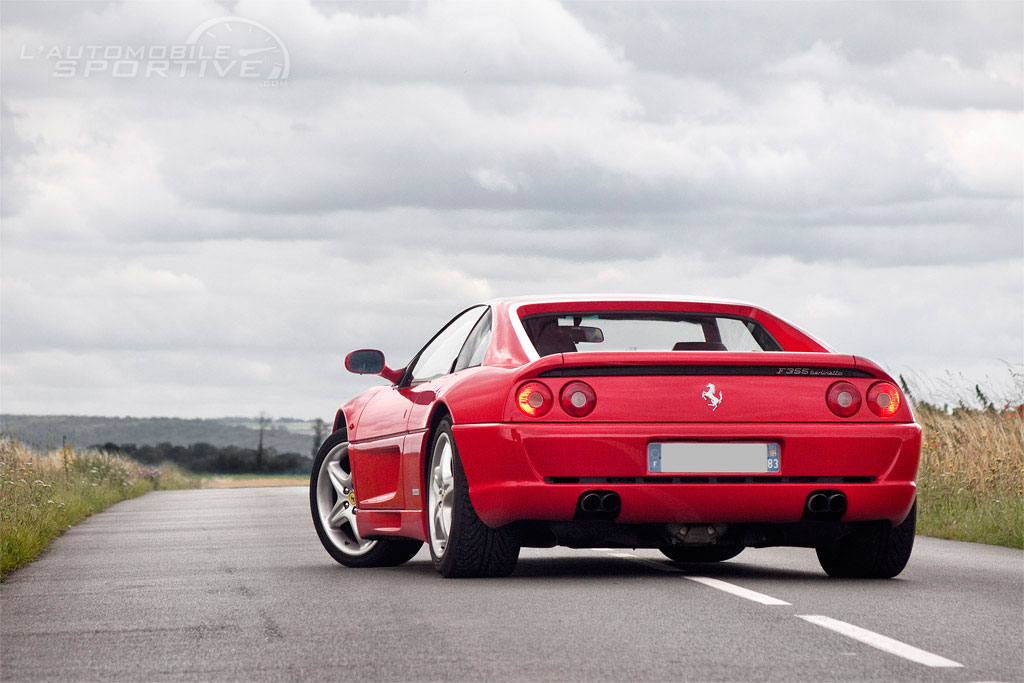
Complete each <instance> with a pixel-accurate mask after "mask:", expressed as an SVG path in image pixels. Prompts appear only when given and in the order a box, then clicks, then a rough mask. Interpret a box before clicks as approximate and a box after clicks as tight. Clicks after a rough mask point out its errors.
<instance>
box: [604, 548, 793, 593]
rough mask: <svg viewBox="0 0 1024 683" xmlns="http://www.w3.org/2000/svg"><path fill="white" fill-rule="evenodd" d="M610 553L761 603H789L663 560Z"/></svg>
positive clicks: (613, 555)
mask: <svg viewBox="0 0 1024 683" xmlns="http://www.w3.org/2000/svg"><path fill="white" fill-rule="evenodd" d="M611 555H612V557H621V558H624V559H627V560H633V561H634V562H640V563H642V564H645V565H647V566H648V567H653V568H654V569H658V570H661V571H663V572H676V573H679V574H682V576H683V578H684V579H687V580H689V581H696V582H697V583H700V584H704V585H705V586H710V587H711V588H717V589H718V590H720V591H724V592H726V593H730V594H732V595H735V596H737V597H740V598H745V599H747V600H752V601H754V602H757V603H760V604H762V605H789V604H790V603H788V602H786V601H785V600H779V599H778V598H773V597H772V596H770V595H765V594H764V593H758V592H757V591H752V590H750V589H749V588H743V587H742V586H737V585H736V584H733V583H729V582H728V581H722V580H721V579H712V578H711V577H709V576H691V575H690V574H687V573H685V572H684V571H683V570H681V569H679V568H678V567H673V566H672V565H668V564H665V563H663V562H658V561H656V560H648V559H646V558H643V557H637V556H636V555H630V554H629V553H612V554H611Z"/></svg>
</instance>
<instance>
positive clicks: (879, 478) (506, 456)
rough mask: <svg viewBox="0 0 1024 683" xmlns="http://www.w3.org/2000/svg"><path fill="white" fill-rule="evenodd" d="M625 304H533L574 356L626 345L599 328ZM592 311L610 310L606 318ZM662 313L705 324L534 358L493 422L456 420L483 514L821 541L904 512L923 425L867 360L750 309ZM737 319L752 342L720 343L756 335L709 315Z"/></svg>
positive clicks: (496, 519) (618, 533) (656, 536)
mask: <svg viewBox="0 0 1024 683" xmlns="http://www.w3.org/2000/svg"><path fill="white" fill-rule="evenodd" d="M623 305H624V304H621V303H617V304H609V303H604V304H597V303H591V304H589V305H588V306H589V307H577V309H576V310H575V311H571V310H570V311H568V312H567V313H566V312H565V310H563V311H561V312H559V311H557V309H556V310H554V311H552V310H549V311H540V312H539V313H537V312H536V311H534V313H533V314H534V316H535V317H540V316H544V315H548V316H552V315H555V316H556V317H559V319H560V320H562V321H568V323H567V324H561V327H562V328H573V329H569V330H568V331H567V330H566V329H561V330H557V332H558V334H560V335H562V336H563V337H567V338H569V340H570V341H573V340H574V346H575V347H576V348H577V349H580V348H581V347H584V346H585V345H588V344H589V345H591V348H598V347H599V345H600V344H602V343H605V342H606V341H611V342H613V344H612V345H613V346H614V345H615V344H618V345H622V344H621V339H620V340H619V341H616V340H615V339H607V334H608V332H609V331H611V332H613V333H614V332H615V330H616V324H619V323H620V322H621V321H623V320H626V321H628V320H629V319H630V317H631V316H633V317H638V318H639V319H641V320H643V319H645V318H644V315H645V314H644V313H643V311H644V310H645V309H646V308H651V307H652V305H651V304H646V305H645V304H643V303H637V302H632V303H631V304H630V305H632V306H635V307H636V308H634V309H628V310H623V309H622V306H623ZM556 306H557V304H556ZM563 306H564V305H563ZM598 306H603V307H604V309H603V310H605V311H609V310H610V311H618V312H617V313H611V314H609V317H608V319H607V320H606V319H604V318H602V315H601V314H600V313H599V312H597V313H595V309H596V308H597V307H598ZM660 306H661V308H659V309H656V310H654V311H653V312H652V313H651V314H650V315H649V318H650V320H652V321H659V320H662V321H665V320H667V321H682V322H686V323H688V324H689V323H692V324H694V325H698V326H701V325H703V329H702V330H701V331H699V333H695V334H696V337H697V338H696V339H690V340H684V341H681V342H675V343H674V344H673V346H675V347H676V350H625V351H623V350H610V351H603V350H602V351H592V352H591V351H588V352H579V351H576V352H571V351H568V349H567V348H566V350H565V351H564V352H561V353H547V355H543V356H542V357H538V358H537V359H536V360H534V361H532V362H531V363H529V364H527V365H525V366H524V367H522V368H521V369H520V370H519V372H518V373H517V375H516V378H515V381H514V383H513V385H512V387H511V389H510V392H509V396H508V399H507V401H506V407H505V411H504V415H503V419H502V420H501V422H499V423H493V424H465V425H458V426H457V427H456V438H457V441H458V444H459V449H460V452H462V453H463V454H464V455H463V461H464V466H465V469H466V476H467V479H468V481H469V484H470V497H471V500H472V502H473V505H474V508H475V509H476V510H477V514H478V515H479V516H480V518H481V519H482V520H483V521H484V522H486V523H487V524H489V525H491V526H501V525H504V524H507V523H511V522H523V523H524V525H523V527H524V533H526V535H527V537H529V536H531V535H532V536H533V540H534V544H537V545H551V544H554V543H559V544H566V545H580V546H586V545H634V546H654V547H660V546H663V545H664V544H665V543H666V540H669V541H671V542H673V543H677V542H678V543H687V544H689V543H692V544H702V543H716V542H728V543H733V544H737V545H742V546H751V545H805V546H820V545H821V544H822V543H823V542H825V541H826V540H827V539H829V538H831V537H833V536H836V535H838V534H842V533H847V532H848V531H849V530H850V529H851V528H855V527H856V525H858V524H885V525H892V526H895V525H898V524H900V523H901V522H902V521H903V520H904V519H905V518H906V517H907V515H908V513H909V512H910V510H911V506H912V505H913V502H914V499H915V484H914V478H915V476H916V471H917V464H918V457H919V451H920V429H919V428H918V426H917V425H916V424H915V423H914V420H913V415H912V413H911V410H910V408H909V406H908V405H907V403H906V400H905V397H904V396H903V395H902V393H901V392H900V390H899V388H898V387H897V386H896V385H895V384H894V383H893V381H892V379H891V378H890V377H889V376H888V375H887V374H886V373H885V372H884V371H882V370H881V368H879V367H878V366H877V365H875V364H873V363H871V362H869V361H866V360H864V359H861V358H856V357H853V356H845V355H840V354H836V353H832V352H829V351H827V350H826V349H824V347H821V346H820V345H818V343H817V342H815V341H814V340H813V339H811V338H809V337H806V336H804V337H801V336H800V335H801V334H802V333H800V332H799V331H798V330H795V328H792V327H791V326H788V325H786V324H785V323H781V321H777V319H774V318H772V317H770V316H768V314H766V313H764V312H763V311H760V310H754V311H751V310H749V309H741V310H740V311H737V309H736V308H725V309H723V308H721V307H713V306H708V307H707V308H704V309H701V310H696V311H694V310H693V309H694V308H695V305H693V304H687V303H684V302H679V303H674V304H671V305H665V304H660ZM666 306H675V309H672V308H666ZM564 308H567V307H564ZM630 310H632V311H633V312H632V313H630ZM638 311H639V312H638ZM684 313H685V314H686V316H684V315H683V314H684ZM691 313H692V315H690V314H691ZM526 314H527V315H528V314H530V311H529V310H527V311H526ZM673 316H675V317H673ZM709 318H710V319H712V322H711V323H710V324H709V323H708V319H709ZM734 319H735V320H740V321H741V323H742V324H743V325H744V326H745V328H746V329H747V331H748V332H750V335H751V338H753V339H755V341H756V344H757V347H761V348H745V350H731V349H730V348H728V347H729V346H733V347H736V346H737V345H738V346H740V347H744V345H746V346H747V347H749V346H753V345H754V342H751V341H750V340H749V339H747V340H743V339H740V338H739V337H738V336H736V335H732V336H733V337H735V339H729V335H727V334H724V331H726V330H727V328H730V327H731V323H728V322H724V323H721V324H720V325H719V323H718V322H716V320H717V321H722V320H726V321H729V320H734ZM585 323H591V324H585ZM612 323H615V324H612ZM776 323H777V324H776ZM620 326H621V325H620ZM719 326H720V327H721V328H722V331H723V334H722V335H721V336H716V335H717V334H718V331H717V328H718V327H719ZM782 326H784V327H782ZM526 327H527V329H529V325H528V324H527V326H526ZM537 329H539V328H537V327H536V326H535V329H534V330H533V332H534V338H535V337H536V333H537ZM594 330H597V331H594ZM673 333H676V332H675V330H674V329H672V328H669V332H668V333H667V334H673ZM645 334H646V332H645ZM664 334H665V333H664V332H663V331H661V330H659V331H658V332H657V333H656V334H655V336H657V335H661V336H662V337H663V338H659V339H658V340H657V341H656V342H655V343H654V344H653V345H654V347H655V348H656V349H660V348H661V347H664V346H665V345H666V344H667V343H668V342H666V341H665V338H664ZM680 334H682V333H680ZM685 334H690V333H689V332H686V333H685ZM701 334H703V335H706V336H705V338H703V339H702V338H701ZM599 336H600V337H602V339H600V340H598V339H597V337H599ZM613 336H614V335H613ZM619 336H620V337H621V335H619ZM780 338H781V339H784V340H785V342H781V343H780V342H779V341H778V340H779V339H780ZM668 339H669V341H670V340H671V338H670V337H669V338H668ZM532 341H533V339H531V342H532ZM783 343H785V344H786V346H783ZM723 347H725V348H723ZM670 348H672V347H670ZM709 348H714V349H715V350H709ZM764 348H767V349H769V350H764ZM790 349H794V350H790ZM808 349H812V350H808ZM551 350H552V349H551V348H549V349H548V351H551ZM538 356H540V354H539V353H538Z"/></svg>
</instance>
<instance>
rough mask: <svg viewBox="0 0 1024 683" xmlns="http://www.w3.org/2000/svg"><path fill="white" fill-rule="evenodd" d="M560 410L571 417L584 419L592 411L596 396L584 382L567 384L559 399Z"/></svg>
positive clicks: (595, 403)
mask: <svg viewBox="0 0 1024 683" xmlns="http://www.w3.org/2000/svg"><path fill="white" fill-rule="evenodd" d="M559 401H560V402H561V404H562V410H564V411H565V412H566V413H568V414H569V415H572V416H573V417H585V416H587V415H590V413H592V412H593V411H594V407H595V406H596V405H597V394H595V393H594V390H593V389H592V388H591V387H590V385H589V384H587V383H586V382H569V383H568V384H566V385H565V386H564V387H562V394H561V396H560V398H559Z"/></svg>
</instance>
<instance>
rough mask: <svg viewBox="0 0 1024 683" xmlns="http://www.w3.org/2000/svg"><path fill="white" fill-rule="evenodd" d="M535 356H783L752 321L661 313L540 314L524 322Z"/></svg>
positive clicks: (718, 316) (775, 343)
mask: <svg viewBox="0 0 1024 683" xmlns="http://www.w3.org/2000/svg"><path fill="white" fill-rule="evenodd" d="M523 326H524V327H525V328H526V334H527V335H528V336H529V337H530V341H531V342H533V345H534V347H535V348H536V349H537V353H538V354H539V355H541V356H550V355H552V354H555V353H576V352H588V351H590V352H594V351H782V347H781V346H779V344H778V342H776V341H775V339H773V338H772V336H771V335H770V334H768V332H766V331H765V329H764V328H763V327H762V326H761V325H760V324H758V323H757V322H755V321H753V320H751V319H750V318H743V317H740V316H723V315H710V314H699V313H675V312H665V311H625V312H600V313H593V312H588V313H544V314H540V315H531V316H527V317H525V318H523Z"/></svg>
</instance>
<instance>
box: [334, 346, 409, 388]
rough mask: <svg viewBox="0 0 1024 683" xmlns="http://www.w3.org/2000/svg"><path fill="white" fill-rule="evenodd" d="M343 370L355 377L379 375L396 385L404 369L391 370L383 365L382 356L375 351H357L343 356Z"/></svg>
mask: <svg viewBox="0 0 1024 683" xmlns="http://www.w3.org/2000/svg"><path fill="white" fill-rule="evenodd" d="M345 369H346V370H348V371H349V372H353V373H355V374H357V375H380V376H381V377H383V378H384V379H386V380H387V381H389V382H391V383H392V384H397V383H398V382H399V381H400V380H401V379H402V375H403V374H405V369H404V368H403V369H401V370H392V369H391V368H389V367H388V366H387V365H386V364H385V363H384V354H383V353H382V352H380V351H378V350H377V349H359V350H358V351H353V352H352V353H350V354H348V355H347V356H345Z"/></svg>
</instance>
